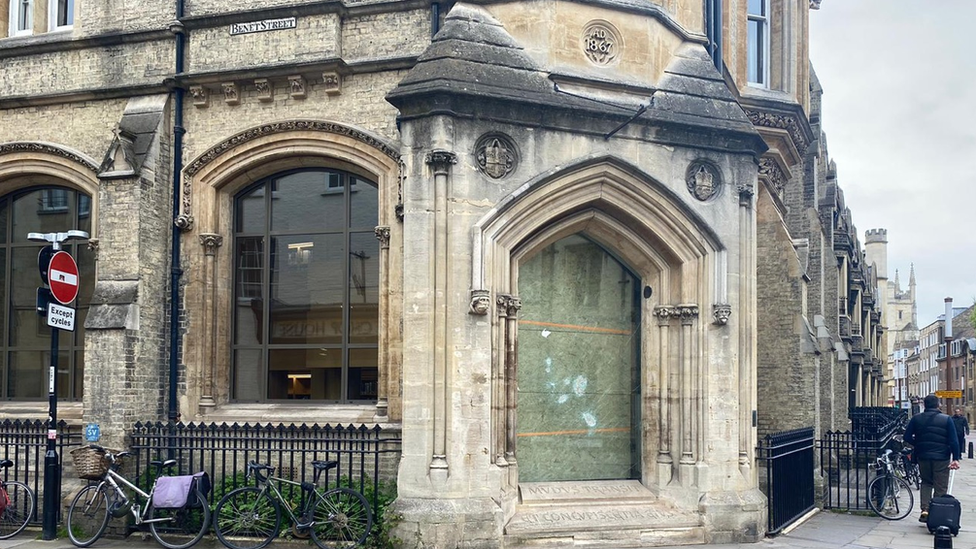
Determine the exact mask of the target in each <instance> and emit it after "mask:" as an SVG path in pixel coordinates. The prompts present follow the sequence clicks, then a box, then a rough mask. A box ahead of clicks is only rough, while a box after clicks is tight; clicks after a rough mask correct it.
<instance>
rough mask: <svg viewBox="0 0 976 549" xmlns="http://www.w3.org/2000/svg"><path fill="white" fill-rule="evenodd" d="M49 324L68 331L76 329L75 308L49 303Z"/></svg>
mask: <svg viewBox="0 0 976 549" xmlns="http://www.w3.org/2000/svg"><path fill="white" fill-rule="evenodd" d="M47 306H48V309H47V325H48V326H50V327H52V328H57V329H59V330H64V331H66V332H73V331H75V310H74V309H72V308H71V307H62V306H61V305H58V304H57V303H48V305H47Z"/></svg>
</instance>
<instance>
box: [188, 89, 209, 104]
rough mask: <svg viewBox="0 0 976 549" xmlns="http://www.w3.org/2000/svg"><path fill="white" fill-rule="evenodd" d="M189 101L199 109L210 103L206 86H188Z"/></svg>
mask: <svg viewBox="0 0 976 549" xmlns="http://www.w3.org/2000/svg"><path fill="white" fill-rule="evenodd" d="M190 101H192V102H193V106H194V107H197V108H201V109H202V108H204V107H206V106H208V105H210V94H209V93H207V88H205V87H203V86H190Z"/></svg>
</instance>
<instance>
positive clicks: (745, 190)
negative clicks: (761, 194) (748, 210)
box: [737, 183, 756, 207]
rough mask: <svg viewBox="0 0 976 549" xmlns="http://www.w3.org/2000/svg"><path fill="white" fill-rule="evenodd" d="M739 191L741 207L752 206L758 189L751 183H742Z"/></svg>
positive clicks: (738, 188)
mask: <svg viewBox="0 0 976 549" xmlns="http://www.w3.org/2000/svg"><path fill="white" fill-rule="evenodd" d="M737 190H738V191H739V205H740V206H746V207H749V206H751V205H752V197H753V195H755V194H756V189H755V188H753V186H752V185H751V184H749V183H740V184H739V185H738V187H737Z"/></svg>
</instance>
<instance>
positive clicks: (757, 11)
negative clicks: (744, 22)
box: [749, 0, 766, 15]
mask: <svg viewBox="0 0 976 549" xmlns="http://www.w3.org/2000/svg"><path fill="white" fill-rule="evenodd" d="M749 15H766V0H749Z"/></svg>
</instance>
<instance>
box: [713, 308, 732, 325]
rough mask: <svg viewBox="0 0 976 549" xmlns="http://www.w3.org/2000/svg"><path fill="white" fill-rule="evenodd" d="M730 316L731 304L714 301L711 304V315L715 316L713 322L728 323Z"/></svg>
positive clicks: (718, 323)
mask: <svg viewBox="0 0 976 549" xmlns="http://www.w3.org/2000/svg"><path fill="white" fill-rule="evenodd" d="M730 316H732V306H731V305H729V304H728V303H716V304H715V305H712V317H714V318H715V320H714V323H715V324H717V325H719V326H725V325H726V324H728V323H729V317H730Z"/></svg>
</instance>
